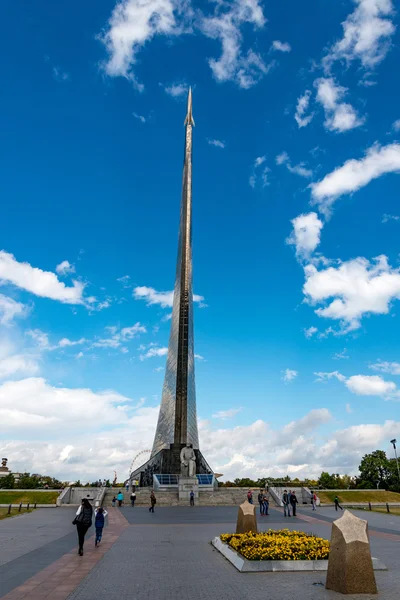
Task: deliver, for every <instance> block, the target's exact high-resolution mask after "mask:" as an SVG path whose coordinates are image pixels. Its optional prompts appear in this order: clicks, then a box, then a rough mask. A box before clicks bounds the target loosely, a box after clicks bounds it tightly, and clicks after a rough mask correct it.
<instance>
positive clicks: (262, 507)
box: [257, 490, 265, 516]
mask: <svg viewBox="0 0 400 600" xmlns="http://www.w3.org/2000/svg"><path fill="white" fill-rule="evenodd" d="M257 499H258V504H259V505H260V515H261V516H263V514H264V512H265V507H264V494H263V491H262V490H260V493H259V494H258V497H257Z"/></svg>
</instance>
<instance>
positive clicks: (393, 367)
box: [369, 360, 400, 375]
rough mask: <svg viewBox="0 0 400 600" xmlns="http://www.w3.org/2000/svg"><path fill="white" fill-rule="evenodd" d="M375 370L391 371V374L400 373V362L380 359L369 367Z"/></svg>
mask: <svg viewBox="0 0 400 600" xmlns="http://www.w3.org/2000/svg"><path fill="white" fill-rule="evenodd" d="M369 368H370V369H372V370H373V371H380V372H381V373H390V375H400V363H396V362H388V361H384V360H378V362H376V363H375V364H373V365H370V367H369Z"/></svg>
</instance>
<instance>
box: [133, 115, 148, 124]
mask: <svg viewBox="0 0 400 600" xmlns="http://www.w3.org/2000/svg"><path fill="white" fill-rule="evenodd" d="M132 116H134V117H135V119H137V120H138V121H140V122H141V123H146V121H147V119H146V117H144V116H143V115H139V114H138V113H136V112H133V113H132Z"/></svg>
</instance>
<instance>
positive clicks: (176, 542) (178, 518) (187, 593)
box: [0, 507, 400, 600]
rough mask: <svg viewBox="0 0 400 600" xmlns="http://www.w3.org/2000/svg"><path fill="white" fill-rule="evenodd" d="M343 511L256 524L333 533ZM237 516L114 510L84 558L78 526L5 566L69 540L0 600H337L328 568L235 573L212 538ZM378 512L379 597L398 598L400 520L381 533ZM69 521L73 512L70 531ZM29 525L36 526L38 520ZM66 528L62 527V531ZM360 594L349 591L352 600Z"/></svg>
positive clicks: (231, 511) (216, 511) (374, 537)
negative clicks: (64, 548) (384, 568)
mask: <svg viewBox="0 0 400 600" xmlns="http://www.w3.org/2000/svg"><path fill="white" fill-rule="evenodd" d="M66 510H67V509H66ZM62 511H63V509H62V510H61V511H60V518H61V512H62ZM333 512H334V511H333ZM337 516H340V515H336V514H332V515H331V514H330V513H329V512H326V513H325V512H324V510H323V509H321V511H318V513H317V514H315V513H313V512H312V511H311V510H309V509H307V508H301V509H300V510H299V513H298V517H297V518H293V517H292V518H290V519H288V518H286V519H285V518H284V517H283V514H282V511H281V510H280V509H271V511H270V516H269V517H262V518H261V517H258V523H259V529H260V530H265V529H268V528H270V527H271V528H274V529H280V528H282V527H288V528H290V529H300V530H303V531H307V532H312V533H315V534H317V535H321V536H323V537H327V538H329V537H330V529H331V522H332V520H333V519H335V518H336V517H337ZM361 516H363V517H365V515H364V514H361ZM236 517H237V507H194V508H190V507H156V512H155V514H154V515H153V514H150V513H149V512H148V509H147V508H142V507H135V508H133V509H132V508H131V507H124V508H122V509H121V510H119V509H111V510H110V511H109V527H108V528H107V529H106V531H105V535H104V542H102V545H101V546H100V547H99V548H95V547H94V540H93V537H91V538H88V539H87V540H86V543H85V554H84V556H83V557H79V556H78V555H77V545H76V532H75V531H73V534H72V535H73V539H72V537H71V534H67V535H64V536H63V537H60V538H59V539H55V540H53V541H51V542H49V543H48V544H47V545H44V546H42V547H39V548H37V549H36V550H32V551H31V552H30V553H28V554H25V555H20V556H19V557H17V558H15V559H14V560H11V561H9V562H8V563H7V564H4V565H3V567H0V581H2V575H3V572H2V571H1V569H5V568H7V567H9V568H10V569H12V568H13V565H14V564H16V563H17V562H18V561H22V560H23V561H25V562H26V557H27V556H30V555H32V556H33V557H35V556H37V553H40V552H43V551H44V550H45V548H46V547H49V548H51V547H54V548H55V547H56V546H57V545H59V544H60V543H61V541H64V543H66V541H68V543H69V544H71V546H70V548H69V549H68V550H67V551H66V552H65V553H64V554H63V556H59V555H58V556H55V557H53V561H52V562H51V564H50V563H48V564H47V565H46V566H45V568H41V569H38V570H37V572H35V574H34V575H33V576H29V577H27V576H26V574H25V579H24V580H23V581H24V583H23V584H22V585H21V581H20V582H19V583H18V585H17V586H15V585H14V586H13V587H11V588H10V591H9V592H8V593H6V595H4V596H3V597H2V596H1V593H0V598H1V600H20V599H22V598H27V599H28V598H29V600H39V598H40V599H43V598H47V599H48V600H67V599H68V600H93V598H95V599H96V600H109V599H110V598H119V599H121V600H123V599H125V598H135V600H148V598H152V600H171V598H178V599H182V600H187V599H189V598H192V599H193V600H215V598H218V600H232V598H236V597H237V596H239V597H240V598H241V599H242V600H265V598H268V600H282V597H286V596H288V595H290V597H292V598H296V600H334V599H335V600H338V595H337V594H336V593H334V592H330V591H327V590H326V589H325V587H324V583H325V578H326V574H325V573H318V572H316V573H313V572H309V573H307V572H299V573H296V574H294V573H257V574H251V573H239V572H238V571H236V570H235V568H234V567H233V566H232V565H231V564H230V563H229V562H228V561H226V560H225V559H224V558H223V557H222V555H220V554H219V553H218V552H217V551H216V550H215V549H214V548H213V547H212V546H211V544H210V541H211V539H212V538H213V537H215V536H216V535H219V534H221V533H224V532H228V531H234V527H235V523H236ZM375 517H378V519H376V518H375ZM372 518H373V519H374V522H376V526H377V527H376V528H374V527H371V528H370V532H371V550H372V555H373V556H376V557H377V558H379V559H381V560H382V561H383V562H384V563H385V564H386V565H387V566H388V568H389V570H388V571H387V572H377V573H376V579H377V584H378V589H379V597H380V599H381V600H398V589H399V588H400V569H399V558H398V548H399V542H400V529H399V528H398V523H397V521H396V522H395V525H396V527H395V529H394V530H392V533H391V534H387V533H382V531H383V532H386V531H390V529H389V525H390V522H391V520H392V519H393V518H394V517H391V516H390V515H388V516H387V515H379V514H378V515H375V514H374V515H373V517H372ZM71 520H72V519H71V515H69V516H68V523H69V525H68V527H69V530H70V529H71V525H70V522H71ZM13 521H14V522H15V524H16V530H18V531H19V530H20V528H21V525H20V524H17V519H13ZM27 523H28V521H27ZM17 525H18V526H17ZM37 525H38V522H37V523H36V526H37ZM378 526H379V530H380V531H378ZM11 529H12V528H11ZM31 530H32V531H33V530H34V525H33V524H32V527H31ZM63 532H64V529H63V528H62V527H61V526H60V529H59V533H60V535H61V536H62V533H63ZM18 535H19V534H18ZM18 535H17V536H16V539H17V538H18ZM0 540H1V524H0ZM28 545H29V544H28ZM3 553H4V548H1V546H0V556H1V555H2V554H3ZM3 594H4V592H3ZM356 598H358V597H356V596H350V597H349V600H350V599H351V600H353V599H354V600H355V599H356ZM367 600H371V599H369V598H368V599H367Z"/></svg>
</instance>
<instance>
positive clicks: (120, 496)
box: [117, 492, 124, 506]
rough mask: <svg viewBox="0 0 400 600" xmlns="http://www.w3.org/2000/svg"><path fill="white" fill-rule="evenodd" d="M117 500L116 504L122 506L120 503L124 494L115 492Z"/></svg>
mask: <svg viewBox="0 0 400 600" xmlns="http://www.w3.org/2000/svg"><path fill="white" fill-rule="evenodd" d="M117 500H118V506H122V503H123V501H124V495H123V493H122V492H118V494H117Z"/></svg>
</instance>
